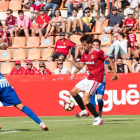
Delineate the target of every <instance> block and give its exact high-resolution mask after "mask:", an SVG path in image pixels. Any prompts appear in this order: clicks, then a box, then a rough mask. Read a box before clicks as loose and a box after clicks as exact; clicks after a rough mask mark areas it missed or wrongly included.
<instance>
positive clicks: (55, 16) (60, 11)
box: [54, 9, 61, 17]
mask: <svg viewBox="0 0 140 140" xmlns="http://www.w3.org/2000/svg"><path fill="white" fill-rule="evenodd" d="M57 10H58V11H59V16H61V11H60V10H59V9H56V10H55V11H57ZM55 11H54V17H56V16H55Z"/></svg>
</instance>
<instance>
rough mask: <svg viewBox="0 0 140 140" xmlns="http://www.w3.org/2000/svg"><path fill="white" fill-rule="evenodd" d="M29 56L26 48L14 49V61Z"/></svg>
mask: <svg viewBox="0 0 140 140" xmlns="http://www.w3.org/2000/svg"><path fill="white" fill-rule="evenodd" d="M26 58H27V51H26V50H25V49H16V50H14V54H13V60H12V61H17V60H19V61H21V60H25V59H26Z"/></svg>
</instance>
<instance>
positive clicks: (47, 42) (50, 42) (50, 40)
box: [39, 36, 54, 48]
mask: <svg viewBox="0 0 140 140" xmlns="http://www.w3.org/2000/svg"><path fill="white" fill-rule="evenodd" d="M39 47H42V48H43V47H44V48H47V47H54V37H53V36H50V37H47V38H46V39H45V38H44V37H42V38H41V45H40V46H39Z"/></svg>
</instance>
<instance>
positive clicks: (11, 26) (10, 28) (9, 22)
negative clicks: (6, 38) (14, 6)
mask: <svg viewBox="0 0 140 140" xmlns="http://www.w3.org/2000/svg"><path fill="white" fill-rule="evenodd" d="M6 15H7V18H6V21H5V25H6V30H7V34H10V37H11V38H10V39H11V41H12V43H14V32H15V27H17V17H14V16H13V10H11V9H8V10H7V12H6Z"/></svg>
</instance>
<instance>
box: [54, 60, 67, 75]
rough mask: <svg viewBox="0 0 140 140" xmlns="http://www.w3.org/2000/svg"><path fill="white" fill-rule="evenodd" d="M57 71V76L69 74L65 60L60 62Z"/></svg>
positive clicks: (55, 71)
mask: <svg viewBox="0 0 140 140" xmlns="http://www.w3.org/2000/svg"><path fill="white" fill-rule="evenodd" d="M57 67H58V68H57V69H55V70H54V73H55V74H69V70H68V69H67V68H66V67H64V66H63V60H58V62H57Z"/></svg>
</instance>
